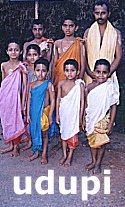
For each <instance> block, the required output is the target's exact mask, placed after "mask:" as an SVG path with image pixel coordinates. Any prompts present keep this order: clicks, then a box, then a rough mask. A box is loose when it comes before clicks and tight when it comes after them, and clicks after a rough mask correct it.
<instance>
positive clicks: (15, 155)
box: [10, 147, 20, 157]
mask: <svg viewBox="0 0 125 207" xmlns="http://www.w3.org/2000/svg"><path fill="white" fill-rule="evenodd" d="M19 155H20V148H19V147H16V148H14V150H13V152H12V154H11V155H10V156H11V157H18V156H19Z"/></svg>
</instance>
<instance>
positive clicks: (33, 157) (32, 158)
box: [28, 151, 39, 161]
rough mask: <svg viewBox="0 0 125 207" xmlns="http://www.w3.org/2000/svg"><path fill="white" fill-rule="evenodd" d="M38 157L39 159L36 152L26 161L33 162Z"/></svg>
mask: <svg viewBox="0 0 125 207" xmlns="http://www.w3.org/2000/svg"><path fill="white" fill-rule="evenodd" d="M38 157H39V152H38V151H37V152H35V153H33V154H32V155H31V156H29V157H28V160H29V161H33V160H35V159H37V158H38Z"/></svg>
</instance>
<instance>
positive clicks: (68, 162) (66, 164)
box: [64, 159, 71, 167]
mask: <svg viewBox="0 0 125 207" xmlns="http://www.w3.org/2000/svg"><path fill="white" fill-rule="evenodd" d="M64 166H65V167H70V166H71V159H67V160H66V161H65V163H64Z"/></svg>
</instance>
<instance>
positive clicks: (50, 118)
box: [48, 115, 53, 125]
mask: <svg viewBox="0 0 125 207" xmlns="http://www.w3.org/2000/svg"><path fill="white" fill-rule="evenodd" d="M48 118H49V125H51V124H52V122H53V120H52V116H51V115H49V117H48Z"/></svg>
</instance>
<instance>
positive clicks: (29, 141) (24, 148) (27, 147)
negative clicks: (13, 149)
mask: <svg viewBox="0 0 125 207" xmlns="http://www.w3.org/2000/svg"><path fill="white" fill-rule="evenodd" d="M31 146H32V141H31V138H29V140H28V144H27V145H26V146H25V147H23V148H22V149H21V151H22V152H24V151H26V150H28V149H30V148H31Z"/></svg>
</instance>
